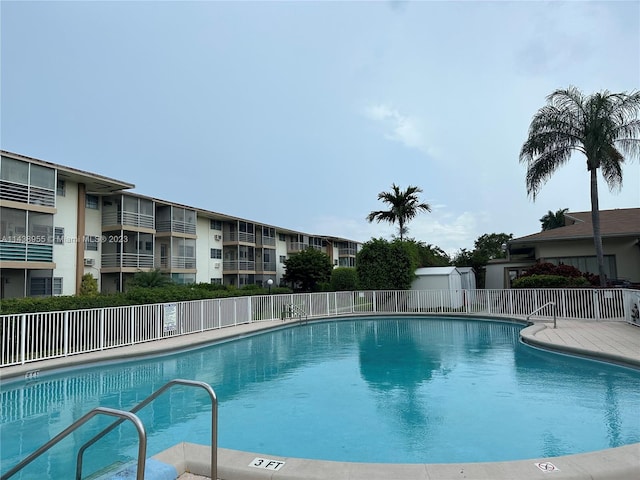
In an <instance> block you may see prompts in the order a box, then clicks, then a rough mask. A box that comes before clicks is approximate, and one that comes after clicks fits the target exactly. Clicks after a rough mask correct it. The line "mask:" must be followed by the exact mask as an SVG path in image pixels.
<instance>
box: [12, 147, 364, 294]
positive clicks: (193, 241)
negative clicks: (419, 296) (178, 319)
mask: <svg viewBox="0 0 640 480" xmlns="http://www.w3.org/2000/svg"><path fill="white" fill-rule="evenodd" d="M0 153H1V157H0V298H11V297H23V296H44V295H73V294H76V293H77V292H78V291H79V288H80V283H81V280H82V276H83V275H85V274H87V273H91V274H92V275H93V277H94V278H96V279H97V280H98V285H99V288H100V291H101V292H104V293H108V292H116V291H122V290H123V288H124V286H125V284H126V281H127V279H128V278H130V277H132V276H133V275H134V274H135V273H136V272H138V271H149V270H153V269H160V270H161V271H162V272H163V273H165V274H167V275H169V276H170V277H171V278H172V280H173V281H174V282H176V283H183V284H185V283H203V282H207V283H209V282H210V283H220V284H225V285H235V286H238V287H242V286H244V285H250V284H255V285H265V284H266V283H267V281H268V280H272V281H273V282H275V283H276V284H278V283H279V282H280V279H281V278H282V276H283V275H284V262H285V260H286V259H287V258H288V256H290V255H293V254H295V253H297V252H299V251H301V250H304V249H306V248H315V249H318V250H321V251H323V252H324V253H326V254H327V255H328V256H329V258H330V259H331V261H332V263H333V264H334V265H336V266H350V267H353V266H355V259H356V254H357V252H358V249H359V248H360V244H359V243H358V242H355V241H352V240H349V239H345V238H340V237H335V236H327V235H312V234H309V233H305V232H299V231H296V230H291V229H287V228H283V227H276V226H273V225H268V224H265V223H261V222H254V221H250V220H247V219H243V218H239V217H234V216H231V215H225V214H222V213H218V212H214V211H211V210H206V209H203V208H198V207H192V206H188V205H182V204H179V203H175V202H172V201H167V200H162V199H158V198H153V197H148V196H145V195H141V194H138V193H135V192H132V191H131V189H132V188H134V185H133V184H132V183H129V182H125V181H121V180H115V179H112V178H108V177H105V176H102V175H99V174H96V173H90V172H86V171H82V170H78V169H75V168H70V167H66V166H63V165H58V164H55V163H51V162H47V161H44V160H40V159H36V158H32V157H27V156H25V155H20V154H16V153H12V152H7V151H0Z"/></svg>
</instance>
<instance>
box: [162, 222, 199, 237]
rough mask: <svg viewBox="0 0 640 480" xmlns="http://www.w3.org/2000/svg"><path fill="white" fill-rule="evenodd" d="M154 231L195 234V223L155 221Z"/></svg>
mask: <svg viewBox="0 0 640 480" xmlns="http://www.w3.org/2000/svg"><path fill="white" fill-rule="evenodd" d="M156 231H157V232H158V233H160V232H172V233H186V234H188V235H195V234H196V225H195V223H187V222H183V221H180V220H173V221H171V220H157V221H156Z"/></svg>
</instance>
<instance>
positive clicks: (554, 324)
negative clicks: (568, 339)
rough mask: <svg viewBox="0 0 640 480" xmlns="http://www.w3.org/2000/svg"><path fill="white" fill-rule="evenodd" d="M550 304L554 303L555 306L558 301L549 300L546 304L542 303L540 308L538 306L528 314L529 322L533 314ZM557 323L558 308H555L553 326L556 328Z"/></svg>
mask: <svg viewBox="0 0 640 480" xmlns="http://www.w3.org/2000/svg"><path fill="white" fill-rule="evenodd" d="M549 305H553V306H554V307H555V306H556V302H547V303H545V304H544V305H542V306H541V307H540V308H536V309H535V310H534V311H533V312H531V313H530V314H529V315H527V322H528V321H529V319H530V318H531V316H532V315H533V314H534V313H538V312H539V311H540V310H542V309H543V308H544V307H547V306H549ZM556 327H557V324H556V309H555V308H554V309H553V328H556Z"/></svg>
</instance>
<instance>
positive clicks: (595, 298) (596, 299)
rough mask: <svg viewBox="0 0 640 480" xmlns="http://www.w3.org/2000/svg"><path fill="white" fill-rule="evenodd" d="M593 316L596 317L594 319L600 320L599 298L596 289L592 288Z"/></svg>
mask: <svg viewBox="0 0 640 480" xmlns="http://www.w3.org/2000/svg"><path fill="white" fill-rule="evenodd" d="M593 316H594V317H595V318H596V321H599V320H600V299H599V295H598V290H596V289H594V290H593Z"/></svg>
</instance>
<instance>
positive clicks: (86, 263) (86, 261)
mask: <svg viewBox="0 0 640 480" xmlns="http://www.w3.org/2000/svg"><path fill="white" fill-rule="evenodd" d="M95 263H96V261H95V259H93V258H85V259H84V266H85V267H93V265H94V264H95Z"/></svg>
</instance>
